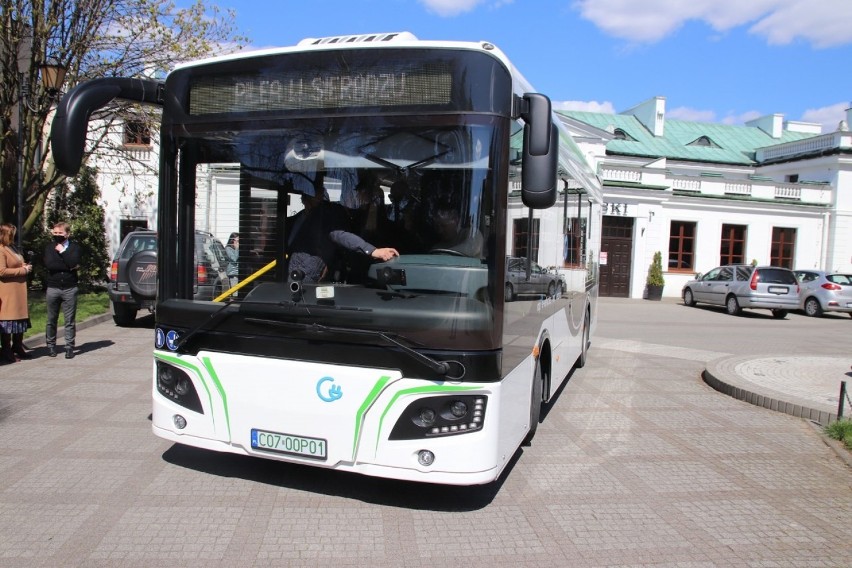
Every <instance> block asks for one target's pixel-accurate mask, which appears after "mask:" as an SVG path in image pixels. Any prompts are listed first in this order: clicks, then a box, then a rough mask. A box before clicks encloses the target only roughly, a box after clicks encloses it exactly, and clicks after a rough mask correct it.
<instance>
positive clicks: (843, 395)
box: [837, 381, 846, 420]
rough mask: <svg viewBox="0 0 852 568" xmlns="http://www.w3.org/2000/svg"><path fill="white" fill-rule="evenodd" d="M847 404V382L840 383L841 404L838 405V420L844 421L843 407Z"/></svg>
mask: <svg viewBox="0 0 852 568" xmlns="http://www.w3.org/2000/svg"><path fill="white" fill-rule="evenodd" d="M845 402H846V381H840V402H838V403H837V419H838V420H843V406H844V404H845Z"/></svg>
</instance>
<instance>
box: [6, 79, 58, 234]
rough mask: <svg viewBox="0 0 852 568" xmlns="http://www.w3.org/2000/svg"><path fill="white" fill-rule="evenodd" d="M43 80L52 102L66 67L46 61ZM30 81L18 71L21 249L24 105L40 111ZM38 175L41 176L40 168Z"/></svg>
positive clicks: (21, 228)
mask: <svg viewBox="0 0 852 568" xmlns="http://www.w3.org/2000/svg"><path fill="white" fill-rule="evenodd" d="M39 72H40V75H41V82H42V85H43V86H44V90H45V92H46V93H47V96H48V104H51V103H52V101H53V99H54V98H56V96H57V95H58V94H59V90H60V89H61V88H62V83H63V82H64V81H65V67H63V66H61V65H56V64H49V63H45V64H42V65H39ZM31 94H32V93H31V91H30V83H29V80H28V79H27V75H26V74H25V73H23V72H20V73H18V187H17V190H18V191H17V203H16V207H15V209H16V213H17V233H16V234H15V244H16V245H17V246H18V250H20V249H21V244H22V243H23V238H24V170H25V155H24V142H25V136H24V105H27V108H28V109H29V110H30V111H31V112H33V113H38V112H39V110H40V109H39V108H38V106H37V103H36V104H35V105H33V104H32V103H31V102H30V95H31ZM40 158H41V133H39V135H38V137H37V138H36V159H35V160H34V162H36V164H35V165H36V167H38V168H41V164H40V163H39V162H41V159H40ZM37 175H38V176H39V177H40V176H41V170H40V169H39V171H38V173H37Z"/></svg>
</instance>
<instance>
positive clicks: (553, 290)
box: [547, 282, 556, 298]
mask: <svg viewBox="0 0 852 568" xmlns="http://www.w3.org/2000/svg"><path fill="white" fill-rule="evenodd" d="M554 296H556V283H555V282H551V283H550V285H548V287H547V297H548V298H553V297H554Z"/></svg>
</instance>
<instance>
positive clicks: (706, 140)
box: [687, 136, 721, 148]
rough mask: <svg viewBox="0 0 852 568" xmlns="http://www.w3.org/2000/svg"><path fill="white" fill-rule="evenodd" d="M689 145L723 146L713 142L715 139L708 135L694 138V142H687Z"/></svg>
mask: <svg viewBox="0 0 852 568" xmlns="http://www.w3.org/2000/svg"><path fill="white" fill-rule="evenodd" d="M687 146H704V147H705V148H721V146H719V145H718V144H716V143H715V142H713V140H711V139H710V137H708V136H699V137H698V138H696V139H695V140H693V141H692V142H690V143H689V144H687Z"/></svg>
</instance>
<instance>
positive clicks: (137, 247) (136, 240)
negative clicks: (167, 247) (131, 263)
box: [120, 235, 157, 259]
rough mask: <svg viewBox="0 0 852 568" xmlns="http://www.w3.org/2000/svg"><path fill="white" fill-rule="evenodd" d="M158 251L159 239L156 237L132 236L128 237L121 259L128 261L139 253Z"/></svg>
mask: <svg viewBox="0 0 852 568" xmlns="http://www.w3.org/2000/svg"><path fill="white" fill-rule="evenodd" d="M143 250H154V251H155V250H157V237H156V236H154V235H131V236H129V237H127V242H126V243H125V244H124V248H122V249H121V255H120V257H121V258H122V259H128V258H130V257H131V256H133V255H134V254H136V253H137V252H139V251H143Z"/></svg>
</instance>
